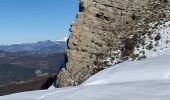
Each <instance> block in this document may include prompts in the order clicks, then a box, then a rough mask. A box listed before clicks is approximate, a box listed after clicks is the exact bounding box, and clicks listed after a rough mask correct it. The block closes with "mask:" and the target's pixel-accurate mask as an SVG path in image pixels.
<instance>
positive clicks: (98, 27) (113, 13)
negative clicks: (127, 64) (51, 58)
mask: <svg viewBox="0 0 170 100" xmlns="http://www.w3.org/2000/svg"><path fill="white" fill-rule="evenodd" d="M169 5H170V0H80V6H79V8H80V10H79V11H80V12H79V13H78V16H77V19H76V22H75V23H74V24H72V25H71V30H70V31H71V32H72V33H71V35H70V38H69V42H68V46H69V49H68V50H67V56H68V63H67V69H66V70H64V71H62V72H60V74H59V75H58V79H59V84H60V86H61V87H63V86H70V85H72V86H73V85H78V84H80V83H82V82H83V81H85V80H86V79H87V78H89V77H90V76H91V75H93V74H95V73H96V72H98V71H100V70H102V69H104V67H105V66H107V65H108V63H107V62H104V61H103V60H104V59H106V58H107V57H109V56H111V55H112V54H111V52H112V51H116V50H119V51H120V55H119V56H120V59H121V60H126V59H127V57H129V56H134V55H133V54H132V51H133V49H134V47H135V46H136V44H137V43H138V42H140V39H139V37H140V36H141V35H144V34H146V32H147V31H148V29H149V26H148V24H149V23H152V22H155V21H160V20H162V19H169V18H170V7H169ZM115 58H116V57H115ZM113 60H114V58H113Z"/></svg>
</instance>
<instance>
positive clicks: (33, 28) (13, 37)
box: [0, 0, 79, 45]
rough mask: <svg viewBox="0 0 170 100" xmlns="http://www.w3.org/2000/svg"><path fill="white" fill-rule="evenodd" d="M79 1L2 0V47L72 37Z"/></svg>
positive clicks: (0, 40) (0, 13) (0, 23)
mask: <svg viewBox="0 0 170 100" xmlns="http://www.w3.org/2000/svg"><path fill="white" fill-rule="evenodd" d="M78 1H79V0H0V44H3V45H4V44H16V43H33V42H37V41H41V40H48V39H50V40H61V39H62V38H64V37H65V36H69V34H70V32H69V28H70V23H73V22H74V20H75V19H76V14H77V13H78V3H79V2H78Z"/></svg>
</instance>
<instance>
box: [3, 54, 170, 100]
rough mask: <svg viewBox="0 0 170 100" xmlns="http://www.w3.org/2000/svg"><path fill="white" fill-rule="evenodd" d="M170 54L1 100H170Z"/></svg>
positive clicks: (116, 66)
mask: <svg viewBox="0 0 170 100" xmlns="http://www.w3.org/2000/svg"><path fill="white" fill-rule="evenodd" d="M169 59H170V56H169V55H163V56H157V57H153V58H149V59H144V60H140V61H134V62H132V61H127V62H124V63H121V64H118V65H115V66H112V67H110V68H108V69H105V70H103V71H101V72H99V73H97V74H96V75H94V76H92V77H91V78H90V79H89V80H87V81H86V82H84V83H83V84H82V85H80V86H75V87H69V88H59V89H49V90H39V91H32V92H23V93H18V94H12V95H8V96H1V97H0V100H55V99H58V100H169V98H170V66H169V65H170V61H169Z"/></svg>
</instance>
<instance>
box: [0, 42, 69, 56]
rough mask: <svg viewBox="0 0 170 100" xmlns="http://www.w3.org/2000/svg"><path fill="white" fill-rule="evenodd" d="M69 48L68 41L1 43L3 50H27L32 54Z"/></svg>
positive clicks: (48, 52) (55, 51)
mask: <svg viewBox="0 0 170 100" xmlns="http://www.w3.org/2000/svg"><path fill="white" fill-rule="evenodd" d="M66 48H67V45H66V41H51V40H45V41H39V42H37V43H23V44H12V45H0V50H1V52H27V53H30V54H51V53H62V52H64V51H65V49H66Z"/></svg>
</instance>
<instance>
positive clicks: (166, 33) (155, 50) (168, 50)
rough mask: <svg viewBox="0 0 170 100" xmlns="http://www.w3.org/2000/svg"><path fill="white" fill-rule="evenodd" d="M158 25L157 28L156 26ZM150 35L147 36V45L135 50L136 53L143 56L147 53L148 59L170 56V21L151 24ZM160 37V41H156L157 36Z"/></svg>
mask: <svg viewBox="0 0 170 100" xmlns="http://www.w3.org/2000/svg"><path fill="white" fill-rule="evenodd" d="M156 25H157V26H156ZM150 27H151V28H150V30H149V32H150V33H151V34H150V35H148V34H146V35H144V36H143V37H142V38H144V41H145V45H140V47H139V48H135V50H134V52H135V53H136V54H140V56H142V55H143V54H142V53H143V52H145V54H144V55H145V56H146V57H147V58H150V57H155V56H160V55H165V54H170V21H166V20H164V21H161V22H159V23H158V22H157V23H151V24H150ZM158 35H159V36H160V40H155V38H156V37H157V36H158ZM150 44H151V45H152V46H153V47H152V48H151V49H149V50H148V49H146V48H147V46H148V45H150Z"/></svg>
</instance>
